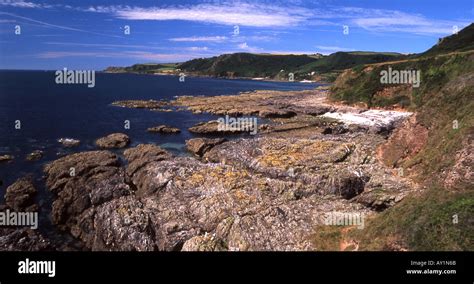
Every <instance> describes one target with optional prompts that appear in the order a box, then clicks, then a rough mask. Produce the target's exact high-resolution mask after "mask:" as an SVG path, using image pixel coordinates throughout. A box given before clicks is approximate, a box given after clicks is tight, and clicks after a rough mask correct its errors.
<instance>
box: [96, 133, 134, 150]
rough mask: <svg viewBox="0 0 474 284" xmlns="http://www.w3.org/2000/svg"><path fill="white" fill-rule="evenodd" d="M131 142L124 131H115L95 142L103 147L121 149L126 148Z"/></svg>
mask: <svg viewBox="0 0 474 284" xmlns="http://www.w3.org/2000/svg"><path fill="white" fill-rule="evenodd" d="M129 143H130V138H129V137H128V136H127V135H126V134H123V133H113V134H110V135H107V136H105V137H102V138H99V139H97V140H96V141H95V144H96V145H97V146H98V147H100V148H103V149H119V148H124V147H126V146H127V145H128V144H129Z"/></svg>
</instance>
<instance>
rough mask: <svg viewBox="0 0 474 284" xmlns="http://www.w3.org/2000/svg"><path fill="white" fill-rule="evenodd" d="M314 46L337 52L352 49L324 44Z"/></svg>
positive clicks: (350, 49)
mask: <svg viewBox="0 0 474 284" xmlns="http://www.w3.org/2000/svg"><path fill="white" fill-rule="evenodd" d="M316 48H317V49H318V50H320V51H323V52H328V51H330V52H337V51H354V49H352V48H346V47H339V46H325V45H317V46H316Z"/></svg>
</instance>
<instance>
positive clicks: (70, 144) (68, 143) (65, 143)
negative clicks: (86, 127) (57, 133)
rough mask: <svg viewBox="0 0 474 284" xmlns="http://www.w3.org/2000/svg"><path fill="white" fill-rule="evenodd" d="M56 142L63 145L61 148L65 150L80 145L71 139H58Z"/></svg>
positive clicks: (77, 141)
mask: <svg viewBox="0 0 474 284" xmlns="http://www.w3.org/2000/svg"><path fill="white" fill-rule="evenodd" d="M58 142H59V143H61V144H63V146H64V147H67V148H70V147H76V146H79V144H80V143H81V141H79V140H77V139H72V138H60V139H58Z"/></svg>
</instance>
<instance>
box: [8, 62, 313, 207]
mask: <svg viewBox="0 0 474 284" xmlns="http://www.w3.org/2000/svg"><path fill="white" fill-rule="evenodd" d="M95 80H96V83H95V87H94V88H88V87H87V86H86V85H66V84H64V85H61V84H56V83H55V74H54V72H53V71H0V155H2V154H10V155H13V156H15V159H14V160H13V162H9V163H5V162H3V163H0V180H1V181H2V182H3V184H2V185H0V196H1V197H0V200H1V199H2V198H3V195H4V192H5V189H6V187H7V186H8V185H10V184H11V183H13V182H14V181H15V180H16V178H18V177H20V176H23V175H25V174H29V173H34V174H35V176H36V177H37V178H41V168H42V166H43V165H44V163H45V162H48V161H51V160H55V159H57V158H58V157H59V156H60V155H64V154H65V153H73V152H79V151H84V150H92V149H96V147H95V146H94V141H95V140H96V139H97V138H100V137H102V136H104V135H108V134H110V133H114V132H123V133H126V134H127V135H129V136H130V138H131V140H132V146H133V145H137V144H140V143H155V144H157V145H160V146H162V147H164V148H167V149H168V150H170V151H171V152H174V153H175V154H180V153H181V154H182V153H183V149H184V141H185V140H186V139H190V138H192V137H193V135H192V134H190V133H189V132H188V131H187V128H188V127H191V126H193V125H194V124H196V123H197V122H200V121H208V120H210V119H212V118H213V116H211V115H206V114H202V115H195V114H192V113H190V112H188V111H181V112H155V111H149V110H143V109H127V108H120V107H114V106H111V103H112V102H114V101H117V100H128V99H155V100H160V99H167V100H168V99H173V98H174V97H175V96H183V95H192V96H198V95H205V96H215V95H227V94H237V93H239V92H242V91H252V90H303V89H311V88H314V87H315V86H316V85H315V84H306V83H296V82H293V83H292V82H288V83H285V82H262V81H251V80H225V79H212V78H191V77H187V78H186V80H185V82H179V80H178V77H174V76H153V75H135V74H106V73H96V78H95ZM16 120H20V121H21V129H19V130H18V129H15V121H16ZM125 120H129V121H130V122H131V125H130V129H124V121H125ZM160 124H167V125H171V126H175V127H178V128H180V129H181V130H182V132H181V133H180V134H177V135H160V134H152V133H148V132H147V131H146V129H147V128H148V127H152V126H156V125H160ZM62 137H70V138H75V139H79V140H81V144H80V146H79V147H75V148H70V149H67V148H64V147H63V146H62V145H61V144H60V143H58V142H57V140H58V139H59V138H62ZM37 149H39V150H43V151H44V154H45V156H44V157H43V159H41V160H40V161H37V162H29V161H26V160H25V158H26V155H27V154H28V153H31V152H32V151H34V150H37ZM58 154H59V155H58Z"/></svg>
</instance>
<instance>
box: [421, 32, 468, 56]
mask: <svg viewBox="0 0 474 284" xmlns="http://www.w3.org/2000/svg"><path fill="white" fill-rule="evenodd" d="M473 49H474V24H470V25H469V26H467V27H466V28H464V29H463V30H462V31H460V32H458V33H457V34H454V35H451V36H448V37H445V38H442V39H440V41H439V42H438V44H437V45H435V46H433V47H432V48H430V49H429V50H427V51H426V52H424V53H421V54H419V55H418V56H433V55H438V54H443V53H449V52H462V51H468V50H473Z"/></svg>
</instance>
